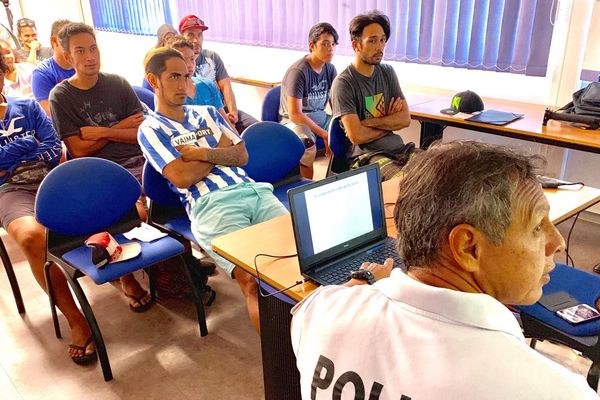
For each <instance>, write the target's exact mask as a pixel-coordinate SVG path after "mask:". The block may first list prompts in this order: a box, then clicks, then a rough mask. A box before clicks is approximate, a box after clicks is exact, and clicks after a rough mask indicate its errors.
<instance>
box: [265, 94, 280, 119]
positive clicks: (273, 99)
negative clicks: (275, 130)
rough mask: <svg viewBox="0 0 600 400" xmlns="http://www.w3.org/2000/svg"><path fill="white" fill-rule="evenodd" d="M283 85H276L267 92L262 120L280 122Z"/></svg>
mask: <svg viewBox="0 0 600 400" xmlns="http://www.w3.org/2000/svg"><path fill="white" fill-rule="evenodd" d="M280 97H281V86H275V87H274V88H272V89H271V90H269V91H268V92H267V95H266V96H265V99H264V100H263V105H262V116H261V117H262V120H263V121H273V122H279V101H280V100H279V98H280Z"/></svg>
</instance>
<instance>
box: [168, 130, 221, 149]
mask: <svg viewBox="0 0 600 400" xmlns="http://www.w3.org/2000/svg"><path fill="white" fill-rule="evenodd" d="M214 135H215V134H214V132H213V131H212V129H210V128H198V129H196V130H195V131H194V132H188V133H186V134H183V135H180V136H177V137H174V138H172V139H171V145H172V146H173V147H177V146H183V145H184V144H194V145H195V144H198V141H199V140H200V139H202V138H204V137H207V136H214Z"/></svg>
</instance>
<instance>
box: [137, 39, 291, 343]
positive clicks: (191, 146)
mask: <svg viewBox="0 0 600 400" xmlns="http://www.w3.org/2000/svg"><path fill="white" fill-rule="evenodd" d="M144 66H145V72H146V79H147V80H148V82H149V83H150V85H152V87H153V88H154V92H155V94H156V100H157V103H156V104H157V105H156V112H151V113H150V114H149V115H148V116H147V117H146V119H145V121H144V122H143V123H142V125H140V127H139V131H138V141H139V143H140V146H141V148H142V151H143V153H144V155H145V156H146V159H147V160H148V162H149V163H150V164H151V165H152V167H154V168H155V169H156V170H157V171H159V172H161V173H162V175H163V176H164V177H165V178H167V180H168V181H169V186H170V187H171V189H172V190H173V191H174V192H175V193H177V194H178V195H179V197H180V199H181V202H182V203H183V204H184V206H185V208H186V210H187V213H188V216H189V218H190V220H191V223H192V232H193V233H194V237H195V238H196V240H197V241H198V244H200V246H201V247H202V248H203V249H204V250H205V251H206V252H207V253H208V254H210V255H211V256H212V257H213V259H214V260H215V262H216V263H217V265H219V266H220V267H221V268H223V269H224V270H225V271H226V272H227V273H228V274H229V275H230V276H232V277H233V278H235V279H236V280H237V282H238V284H239V285H240V288H241V290H242V293H243V294H244V296H245V298H246V306H247V308H248V314H249V316H250V319H251V321H252V323H253V325H254V327H255V328H256V330H257V331H258V330H259V318H258V297H257V296H258V287H257V284H256V281H255V280H254V278H253V277H252V276H251V275H250V274H247V273H245V272H244V271H243V270H241V269H240V268H238V267H236V266H235V265H234V264H232V263H230V262H229V261H227V260H225V259H224V258H223V257H221V256H219V255H218V254H216V253H215V252H214V251H213V250H212V247H211V242H212V240H213V238H216V237H218V236H221V235H223V234H226V233H229V232H232V231H235V230H238V229H242V228H244V227H247V226H250V225H253V224H257V223H259V222H263V221H267V220H269V219H271V218H274V217H277V216H280V215H284V214H286V213H287V210H286V209H285V207H284V206H283V205H282V204H281V203H280V202H279V201H278V200H277V198H276V197H275V196H274V195H273V187H272V186H271V185H270V184H268V183H256V182H254V181H252V179H250V178H249V177H248V175H247V174H246V172H245V171H244V170H243V169H242V168H240V167H241V166H242V165H245V164H246V162H247V161H248V153H247V152H246V147H245V145H244V142H243V141H242V139H241V138H240V137H239V136H238V135H237V134H236V133H235V132H234V131H233V130H232V129H231V128H230V127H229V125H228V124H227V123H226V122H225V120H224V119H223V117H222V116H221V115H219V113H218V112H217V110H216V109H215V108H214V107H212V106H184V103H185V100H186V98H187V93H186V87H187V85H188V82H189V80H190V79H191V74H190V73H189V72H188V70H187V67H186V64H185V61H184V58H183V56H182V55H181V53H180V52H178V51H177V50H175V49H170V48H164V47H161V48H157V49H153V50H151V51H150V53H148V55H147V56H146V60H145V62H144Z"/></svg>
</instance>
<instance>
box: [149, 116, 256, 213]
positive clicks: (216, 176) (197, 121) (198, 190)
mask: <svg viewBox="0 0 600 400" xmlns="http://www.w3.org/2000/svg"><path fill="white" fill-rule="evenodd" d="M183 109H184V111H185V117H184V119H183V121H181V122H179V121H176V120H173V119H171V118H169V117H166V116H164V115H162V114H160V113H158V112H152V111H151V112H150V113H149V114H148V115H147V116H146V118H145V119H144V122H143V123H142V124H141V125H140V127H139V129H138V142H139V143H140V147H141V148H142V152H143V153H144V156H145V157H146V159H147V160H148V162H149V163H150V164H151V165H152V166H153V167H154V169H156V170H157V171H159V172H161V173H162V170H163V169H164V168H165V166H166V165H167V164H169V163H171V162H172V161H174V160H176V159H177V158H179V157H181V154H180V153H179V152H178V151H177V149H176V147H177V146H180V145H184V144H186V145H194V146H198V147H207V148H215V147H217V144H218V143H219V140H220V139H221V136H222V135H225V137H227V138H229V139H230V140H231V141H232V142H233V144H237V143H239V142H241V141H242V139H241V138H240V137H239V136H238V135H237V134H236V133H235V132H233V131H232V130H231V128H229V126H228V125H227V123H226V122H225V121H224V120H223V117H221V115H220V114H219V113H218V112H217V109H216V108H214V107H212V106H183ZM242 182H252V179H250V178H249V177H248V175H247V174H246V171H244V170H243V169H242V168H239V167H228V166H223V165H215V166H214V168H213V169H212V170H211V171H210V173H209V174H208V175H207V176H206V177H204V178H203V179H202V180H200V182H198V183H196V184H195V185H192V186H190V187H188V188H186V189H180V188H178V187H176V186H175V185H173V184H172V183H171V182H169V187H170V188H171V190H173V191H174V192H175V193H177V194H178V195H179V198H180V199H181V202H182V203H183V205H184V206H185V208H186V210H187V212H188V214H190V213H191V210H192V208H193V207H194V204H195V203H196V201H197V200H198V199H200V197H201V196H204V195H205V194H207V193H209V192H211V191H215V190H219V189H222V188H225V187H227V186H231V185H235V184H238V183H242Z"/></svg>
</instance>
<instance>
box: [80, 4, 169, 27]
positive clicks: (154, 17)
mask: <svg viewBox="0 0 600 400" xmlns="http://www.w3.org/2000/svg"><path fill="white" fill-rule="evenodd" d="M90 7H91V9H92V17H93V19H94V27H95V28H96V29H97V30H99V31H108V32H119V33H131V34H136V35H156V30H157V29H158V27H159V26H160V25H162V24H164V23H167V24H171V23H172V19H171V10H170V7H169V4H168V0H90Z"/></svg>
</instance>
